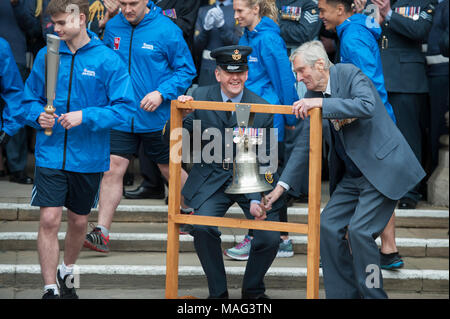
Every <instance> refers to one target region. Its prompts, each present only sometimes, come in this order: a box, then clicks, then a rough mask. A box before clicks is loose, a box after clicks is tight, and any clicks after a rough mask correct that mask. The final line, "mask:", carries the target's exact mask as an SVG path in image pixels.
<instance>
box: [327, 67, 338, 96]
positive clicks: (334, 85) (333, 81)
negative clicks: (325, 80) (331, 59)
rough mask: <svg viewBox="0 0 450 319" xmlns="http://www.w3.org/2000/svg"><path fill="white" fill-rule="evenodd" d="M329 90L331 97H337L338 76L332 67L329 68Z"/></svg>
mask: <svg viewBox="0 0 450 319" xmlns="http://www.w3.org/2000/svg"><path fill="white" fill-rule="evenodd" d="M329 81H330V89H331V97H339V85H338V83H339V82H338V81H339V79H338V74H337V72H336V68H335V67H334V66H332V67H331V68H330V79H329Z"/></svg>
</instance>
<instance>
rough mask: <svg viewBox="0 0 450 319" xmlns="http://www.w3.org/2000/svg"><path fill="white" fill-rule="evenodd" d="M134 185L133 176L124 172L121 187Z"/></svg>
mask: <svg viewBox="0 0 450 319" xmlns="http://www.w3.org/2000/svg"><path fill="white" fill-rule="evenodd" d="M133 183H134V174H133V173H128V172H126V173H125V175H123V186H131V185H133Z"/></svg>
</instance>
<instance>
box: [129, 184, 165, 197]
mask: <svg viewBox="0 0 450 319" xmlns="http://www.w3.org/2000/svg"><path fill="white" fill-rule="evenodd" d="M124 196H125V198H128V199H164V197H165V196H166V195H165V193H164V190H162V191H156V192H155V191H154V190H153V189H151V188H149V187H144V186H139V187H138V188H136V189H134V190H131V191H126V192H125V193H124Z"/></svg>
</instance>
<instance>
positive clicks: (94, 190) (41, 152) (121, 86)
mask: <svg viewBox="0 0 450 319" xmlns="http://www.w3.org/2000/svg"><path fill="white" fill-rule="evenodd" d="M69 6H72V7H69ZM67 8H69V9H70V8H72V9H73V11H71V10H69V11H67ZM47 12H48V13H49V14H50V16H51V19H52V21H53V23H54V26H55V32H56V33H57V34H58V36H59V37H60V38H61V40H62V41H61V43H60V65H59V73H58V79H57V88H56V94H55V100H54V103H53V106H54V107H55V109H56V111H55V113H54V114H53V115H50V114H47V113H45V112H44V109H43V108H44V106H45V105H46V103H47V100H46V94H45V54H46V51H47V50H46V48H43V49H42V50H40V51H39V53H38V55H37V57H36V60H35V62H34V66H33V70H32V71H31V74H30V76H29V78H28V80H27V82H26V85H25V91H24V98H23V108H24V109H25V110H26V113H27V118H26V120H27V124H28V125H31V126H33V127H35V128H36V129H37V136H36V154H35V156H36V171H35V184H34V187H33V191H32V198H31V205H33V206H40V214H41V216H40V224H39V233H38V253H39V263H40V265H41V272H42V276H43V279H44V284H45V287H44V291H45V294H44V296H43V298H45V299H47V298H52V299H53V298H59V297H61V298H67V299H69V298H70V299H72V298H78V296H77V294H76V291H75V288H76V287H74V286H75V285H74V279H75V278H74V264H75V262H76V259H77V257H78V254H79V252H80V250H81V247H82V246H83V241H84V238H85V232H86V226H87V221H88V214H89V213H90V210H91V208H92V207H95V205H96V202H97V197H98V190H99V186H100V180H101V178H102V173H103V172H104V171H107V170H109V143H110V138H109V129H110V128H111V127H113V126H118V125H121V124H122V123H125V122H129V121H131V120H130V117H131V114H133V113H134V112H135V108H134V105H135V104H134V93H133V90H132V84H131V80H130V77H129V75H128V73H127V71H126V67H125V65H124V64H123V62H122V61H121V60H120V58H119V57H118V56H117V55H116V54H115V53H114V52H113V51H112V50H110V49H109V48H107V47H106V46H105V45H104V44H103V43H102V42H101V41H100V40H99V39H98V38H97V36H96V35H94V34H93V33H92V32H90V31H87V30H86V19H87V17H88V16H89V2H88V0H52V1H51V2H50V4H49V5H48V7H47ZM46 128H52V130H53V133H52V135H50V136H47V135H45V134H44V129H46ZM62 206H65V207H66V208H67V223H68V227H67V234H66V238H65V249H64V260H63V263H62V265H61V267H60V268H59V270H58V271H57V266H58V260H59V244H58V230H59V227H60V224H61V215H62ZM75 274H76V273H75ZM57 286H59V291H58V287H57Z"/></svg>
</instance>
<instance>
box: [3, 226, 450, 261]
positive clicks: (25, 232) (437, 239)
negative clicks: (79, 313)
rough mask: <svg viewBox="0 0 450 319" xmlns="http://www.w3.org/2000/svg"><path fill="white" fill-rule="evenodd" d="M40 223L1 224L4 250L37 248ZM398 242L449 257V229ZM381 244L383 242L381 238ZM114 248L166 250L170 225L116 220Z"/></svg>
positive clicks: (410, 232)
mask: <svg viewBox="0 0 450 319" xmlns="http://www.w3.org/2000/svg"><path fill="white" fill-rule="evenodd" d="M38 227H39V224H38V222H22V221H5V222H3V223H0V250H3V251H8V250H13V251H14V250H35V249H36V240H37V232H36V230H37V229H38ZM66 227H67V225H66V223H62V225H61V231H60V232H59V234H58V237H59V240H60V248H61V249H63V247H64V245H63V242H64V238H65V230H66ZM220 231H221V233H222V236H221V239H222V247H223V249H227V248H230V247H233V246H234V245H236V244H237V243H239V242H240V241H242V240H243V238H244V235H245V233H246V230H244V229H230V228H220ZM396 234H397V238H396V243H397V246H398V249H399V252H400V254H401V255H402V256H404V257H448V256H449V241H448V233H447V230H446V229H439V228H433V229H423V228H414V229H408V228H400V229H398V230H397V232H396ZM290 239H292V241H293V243H294V252H295V253H297V254H306V249H307V236H306V235H297V234H292V235H290ZM377 243H378V244H379V245H380V243H381V241H380V239H379V238H378V239H377ZM110 244H111V246H110V248H111V250H112V251H142V252H165V251H166V247H167V224H164V223H121V222H118V223H114V224H113V229H112V231H111V233H110ZM180 251H181V252H193V251H195V250H194V245H193V238H192V237H191V236H189V235H182V236H180Z"/></svg>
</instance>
